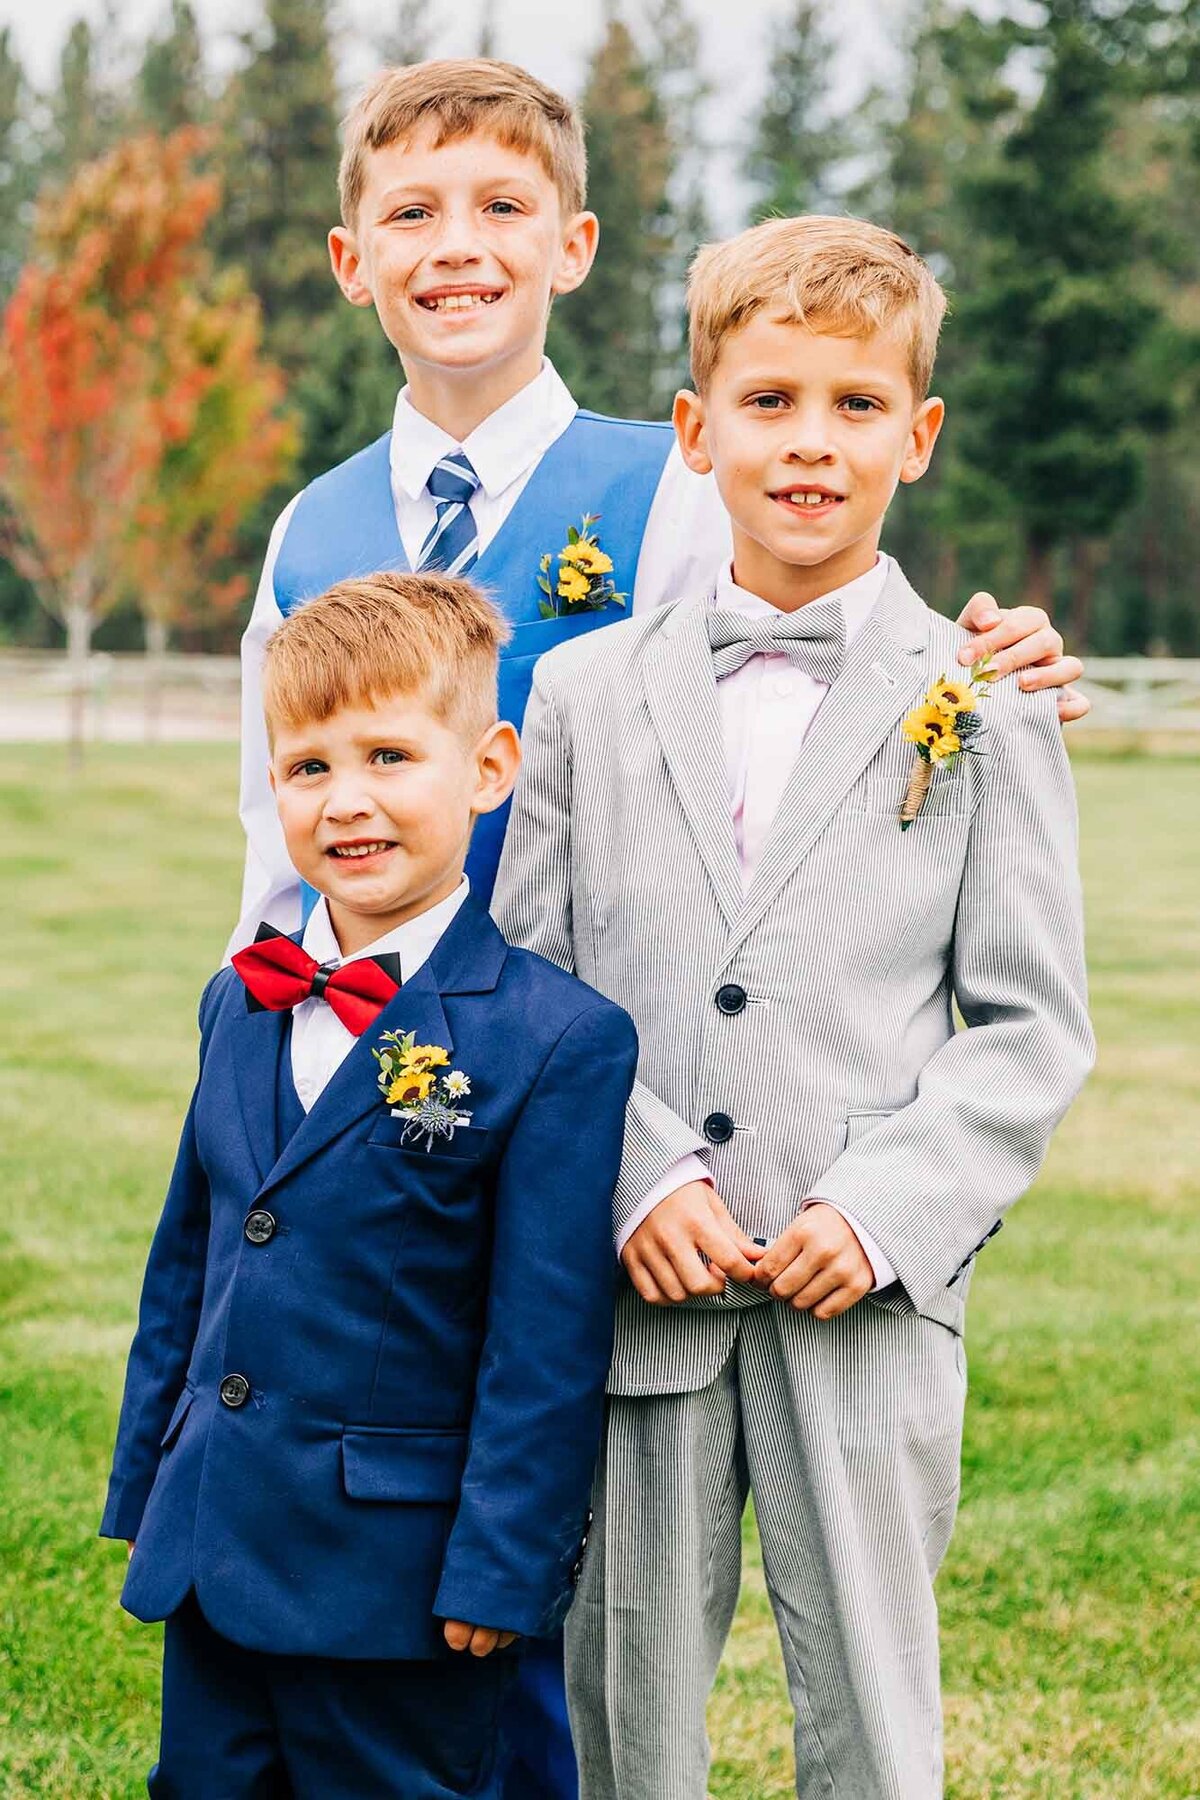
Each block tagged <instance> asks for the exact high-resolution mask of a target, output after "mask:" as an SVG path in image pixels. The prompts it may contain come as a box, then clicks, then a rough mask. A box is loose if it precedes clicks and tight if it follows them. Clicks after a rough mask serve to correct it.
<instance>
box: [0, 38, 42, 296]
mask: <svg viewBox="0 0 1200 1800" xmlns="http://www.w3.org/2000/svg"><path fill="white" fill-rule="evenodd" d="M29 105H30V93H29V85H28V82H27V81H26V79H25V71H24V69H23V68H22V66H21V62H20V59H19V57H18V56H17V53H16V49H15V47H14V45H13V42H12V31H11V29H10V27H9V26H7V25H6V26H5V27H4V29H3V30H2V31H0V305H2V304H3V302H4V301H5V300H7V298H8V296H9V294H11V292H12V289H13V284H14V282H15V281H16V278H17V273H18V271H19V269H20V267H21V261H22V254H23V247H22V240H23V238H24V236H25V235H26V233H27V232H28V229H29V225H30V211H31V201H32V199H33V193H34V188H35V186H36V171H35V162H34V156H35V147H34V144H33V141H32V137H31V131H30V119H29Z"/></svg>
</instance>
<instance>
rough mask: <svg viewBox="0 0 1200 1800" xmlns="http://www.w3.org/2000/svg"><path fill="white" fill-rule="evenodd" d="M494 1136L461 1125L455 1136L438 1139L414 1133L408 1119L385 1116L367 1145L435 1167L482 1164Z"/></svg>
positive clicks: (372, 1133)
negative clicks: (415, 1158) (454, 1164)
mask: <svg viewBox="0 0 1200 1800" xmlns="http://www.w3.org/2000/svg"><path fill="white" fill-rule="evenodd" d="M492 1138H493V1133H492V1132H490V1131H489V1130H488V1129H487V1127H486V1126H483V1125H459V1126H457V1127H456V1129H455V1132H454V1136H453V1137H450V1138H447V1137H435V1138H434V1139H433V1141H432V1142H430V1140H429V1138H428V1137H427V1136H426V1135H425V1134H424V1133H423V1132H416V1131H414V1130H413V1126H412V1122H411V1121H410V1120H408V1119H397V1118H393V1116H392V1114H391V1113H382V1114H381V1115H380V1117H379V1118H378V1119H376V1121H375V1123H374V1125H373V1126H372V1127H371V1131H370V1134H369V1136H368V1138H367V1142H368V1144H372V1145H374V1146H375V1147H376V1148H377V1149H381V1150H395V1151H399V1152H400V1153H401V1154H403V1155H405V1156H413V1157H417V1158H419V1160H420V1162H421V1163H423V1164H428V1165H429V1166H431V1167H433V1166H436V1165H437V1164H438V1163H439V1162H482V1161H483V1160H484V1158H485V1157H486V1156H487V1154H488V1152H489V1150H490V1149H491V1146H492Z"/></svg>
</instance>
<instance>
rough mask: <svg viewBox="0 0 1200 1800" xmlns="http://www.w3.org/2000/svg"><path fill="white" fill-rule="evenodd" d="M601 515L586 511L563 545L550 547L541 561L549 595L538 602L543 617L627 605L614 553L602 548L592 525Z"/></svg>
mask: <svg viewBox="0 0 1200 1800" xmlns="http://www.w3.org/2000/svg"><path fill="white" fill-rule="evenodd" d="M599 519H600V515H599V513H584V515H583V520H582V522H581V524H579V525H570V526H568V527H567V541H566V543H565V544H564V545H563V547H562V549H561V550H557V551H555V550H547V551H546V553H545V555H544V556H543V557H542V558H541V561H540V562H539V563H538V571H539V572H538V586H539V587H540V588H541V590H542V593H543V594H544V595H545V596H546V598H545V599H544V600H541V601H539V602H538V609H539V611H540V612H541V615H542V617H543V619H569V618H573V617H574V616H575V614H576V613H584V612H601V611H602V610H603V608H604V607H606V606H609V605H613V606H624V604H625V602H626V600H627V599H628V597H629V596H628V595H627V594H618V592H617V590H616V587H615V586H614V584H613V580H612V566H613V565H612V557H611V556H609V555H607V554H606V553H605V551H603V550H602V549H601V548H600V540H599V539H598V537H597V536H596V533H595V531H594V530H593V529H592V527H593V526H594V525H596V524H598V522H599ZM555 563H557V564H558V568H557V570H555V569H554V564H555Z"/></svg>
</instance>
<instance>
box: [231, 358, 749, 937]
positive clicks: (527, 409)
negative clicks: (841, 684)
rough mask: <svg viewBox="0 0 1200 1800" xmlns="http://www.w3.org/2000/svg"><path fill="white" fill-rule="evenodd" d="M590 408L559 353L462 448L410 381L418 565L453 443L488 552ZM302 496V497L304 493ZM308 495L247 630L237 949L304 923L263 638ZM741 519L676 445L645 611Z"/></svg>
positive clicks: (401, 452) (401, 460)
mask: <svg viewBox="0 0 1200 1800" xmlns="http://www.w3.org/2000/svg"><path fill="white" fill-rule="evenodd" d="M577 410H578V408H577V407H576V404H575V401H574V400H573V398H572V397H571V394H570V393H569V392H568V390H567V388H566V387H565V386H564V384H563V382H562V380H561V378H560V377H559V375H558V373H557V372H556V370H555V369H554V366H553V364H551V363H550V362H549V361H543V363H542V367H541V370H540V372H539V373H538V374H537V375H536V376H535V377H534V379H533V380H532V381H531V382H529V383H528V384H527V385H526V386H525V387H523V388H522V389H521V390H520V392H519V393H517V394H514V395H513V397H512V399H511V400H508V401H506V402H505V404H504V405H503V406H501V407H499V408H498V409H497V410H496V411H495V412H494V413H492V414H491V415H490V416H489V417H488V418H486V419H485V420H484V421H483V423H482V424H481V425H477V426H476V428H475V430H474V431H472V432H471V433H469V435H468V436H467V437H466V438H465V439H464V441H463V443H462V444H461V446H460V445H459V444H458V443H456V441H455V440H454V439H453V438H452V437H450V435H449V433H448V432H445V431H443V430H442V428H441V427H440V426H439V425H435V424H434V423H433V421H432V420H431V419H427V418H425V417H424V415H423V414H421V413H419V412H418V411H417V409H416V407H415V406H414V405H413V404H412V401H411V400H410V399H409V397H408V390H407V388H402V389H401V391H400V394H399V397H398V398H397V401H396V410H395V414H394V416H393V430H392V440H391V484H392V499H393V502H394V504H395V508H396V526H397V529H398V531H399V533H400V541H401V543H402V544H403V546H404V553H405V555H406V556H407V558H408V560H409V562H410V564H414V565H415V563H416V562H417V560H418V558H419V555H420V551H421V546H422V544H423V543H424V542H425V539H426V537H427V536H428V534H429V528H430V526H431V525H432V524H433V521H434V519H435V518H436V508H435V506H434V502H433V499H432V496H431V495H430V494H429V493H428V491H427V488H426V483H427V482H428V480H429V476H430V474H431V472H432V470H433V466H434V464H435V463H436V462H437V460H438V458H439V457H440V456H443V455H444V454H445V453H446V451H447V450H451V449H459V448H461V449H462V450H463V451H465V453H466V455H467V457H468V458H469V460H470V462H471V466H472V467H473V469H474V470H475V472H476V474H477V475H478V476H479V483H480V485H479V490H478V492H477V493H476V494H475V495H474V496H473V498H472V500H471V512H472V515H473V517H474V520H475V528H476V532H477V534H478V538H479V549H480V552H481V553H482V552H483V551H484V550H486V549H487V547H488V545H489V544H490V543H491V541H492V539H493V538H494V537H495V535H496V533H497V532H498V531H499V529H500V527H501V525H503V523H504V521H505V519H506V518H507V517H508V515H509V513H510V512H511V511H512V509H513V507H514V506H515V505H516V503H517V501H518V500H519V499H520V497H521V495H522V493H523V492H524V490H525V486H526V483H527V482H528V481H529V478H530V476H531V475H532V474H533V472H534V470H535V469H536V467H537V465H538V463H539V462H540V461H541V459H542V457H543V456H544V455H545V454H546V451H547V450H548V449H549V448H550V446H551V444H553V443H554V442H555V440H556V439H557V438H559V437H561V436H562V434H563V432H564V431H565V430H566V429H567V426H568V425H569V424H570V423H571V420H572V419H573V418H574V417H575V414H576V412H577ZM298 498H299V496H298V495H297V496H296V499H298ZM296 499H293V500H292V501H290V502H289V504H288V505H287V506H286V507H285V509H284V511H283V512H282V513H281V514H280V516H279V518H278V520H277V521H276V524H275V528H274V530H273V531H272V533H271V539H270V543H269V544H268V546H267V556H266V561H265V563H264V564H263V571H262V576H261V578H260V580H259V584H258V593H257V595H256V598H255V602H254V610H253V612H252V613H251V616H250V623H249V625H248V626H247V627H246V631H245V635H244V636H243V638H242V777H241V800H240V808H239V810H240V813H241V819H242V824H243V826H244V827H245V831H246V870H245V878H244V881H243V884H242V916H241V920H240V922H239V924H238V927H237V930H236V931H235V932H234V935H233V937H232V939H231V940H230V944H229V949H228V952H227V955H232V954H233V952H234V951H235V950H238V949H241V947H242V946H243V945H244V944H247V943H249V942H250V941H251V940H252V939H253V937H254V933H255V930H256V929H257V927H258V925H259V923H260V922H261V921H262V920H264V919H267V920H269V921H270V922H271V924H273V925H275V926H276V927H278V929H279V930H281V931H295V930H296V929H297V928H298V926H299V924H300V884H299V880H298V878H297V876H296V873H295V870H294V869H293V868H292V866H291V863H290V862H289V860H288V855H287V850H286V849H285V847H284V842H283V833H282V831H281V830H280V828H279V820H278V817H277V815H276V812H275V801H274V797H273V795H272V793H271V790H270V787H269V785H268V782H267V737H266V728H265V726H264V723H263V715H262V659H263V646H264V645H265V643H266V641H267V639H268V638H269V637H270V635H271V633H272V632H273V631H274V630H275V628H276V626H277V625H278V624H279V623H280V613H279V607H278V606H277V604H276V601H275V563H276V559H277V558H278V555H279V549H280V546H281V544H282V543H283V539H284V535H285V533H286V531H287V528H288V525H289V523H290V522H291V517H292V513H293V511H294V510H295V506H296ZM729 550H730V537H729V521H728V519H727V517H726V514H725V510H724V508H723V507H722V505H721V500H720V496H719V494H718V493H717V488H716V483H715V481H714V480H713V478H712V476H711V475H693V474H692V473H691V471H690V470H689V469H688V467H687V465H686V464H685V463H684V461H683V458H682V457H681V456H680V454H679V447H678V445H673V446H672V448H671V451H670V454H669V455H668V457H667V460H666V464H665V466H664V468H663V472H662V475H661V477H660V479H659V484H658V487H657V489H656V490H655V495H654V500H653V502H652V503H651V507H650V513H649V516H648V518H647V521H646V530H645V532H644V534H643V537H642V547H641V551H640V554H639V557H638V565H637V573H636V575H635V578H634V584H633V595H632V601H633V610H634V612H643V611H645V610H647V609H648V608H650V607H653V606H661V605H662V604H663V603H664V602H665V601H668V600H677V599H679V597H680V596H681V595H683V594H688V593H695V592H696V591H697V589H698V588H702V587H703V586H704V585H705V584H706V583H707V582H708V581H709V580H710V579H711V571H712V570H713V569H714V568H717V567H719V566H720V564H721V563H722V562H727V561H728V560H729Z"/></svg>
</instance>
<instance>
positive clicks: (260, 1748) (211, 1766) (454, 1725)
mask: <svg viewBox="0 0 1200 1800" xmlns="http://www.w3.org/2000/svg"><path fill="white" fill-rule="evenodd" d="M515 1668H516V1657H515V1656H512V1655H509V1654H506V1653H505V1652H504V1651H500V1652H498V1653H494V1654H493V1655H491V1656H488V1657H483V1658H476V1657H472V1656H462V1657H454V1658H447V1659H446V1661H444V1662H442V1661H439V1662H396V1661H381V1662H370V1661H364V1662H349V1661H345V1660H342V1659H336V1658H332V1657H320V1656H272V1655H269V1654H267V1653H265V1652H263V1651H258V1650H243V1649H242V1648H241V1647H240V1646H239V1645H237V1644H231V1643H230V1642H229V1641H228V1639H226V1638H223V1637H221V1636H219V1635H218V1633H217V1632H215V1631H214V1630H213V1629H212V1627H211V1625H209V1623H208V1621H207V1620H206V1619H205V1617H204V1615H203V1613H202V1612H201V1611H200V1608H199V1606H198V1605H197V1603H196V1600H195V1598H194V1596H191V1595H189V1596H188V1598H187V1600H185V1602H184V1604H183V1605H182V1606H181V1607H180V1609H179V1611H178V1612H176V1613H174V1614H173V1615H172V1616H171V1618H169V1619H168V1620H167V1622H166V1628H165V1633H164V1640H163V1711H162V1742H161V1747H160V1753H159V1759H158V1762H157V1764H156V1765H155V1767H154V1768H153V1769H152V1770H151V1772H150V1779H149V1782H148V1784H147V1785H148V1788H149V1792H150V1794H151V1796H152V1800H366V1797H367V1796H368V1795H369V1796H370V1797H371V1800H468V1797H469V1800H499V1795H500V1779H499V1771H498V1760H497V1744H498V1740H499V1735H500V1715H501V1711H502V1708H503V1707H504V1703H505V1698H506V1695H507V1693H508V1691H509V1689H510V1687H511V1683H512V1677H513V1675H514V1673H515Z"/></svg>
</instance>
